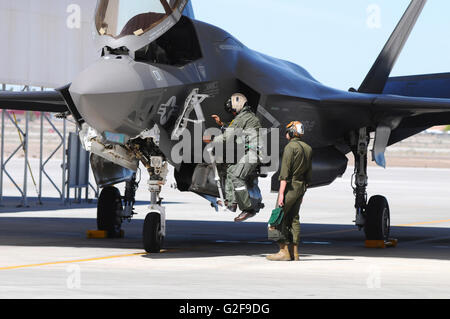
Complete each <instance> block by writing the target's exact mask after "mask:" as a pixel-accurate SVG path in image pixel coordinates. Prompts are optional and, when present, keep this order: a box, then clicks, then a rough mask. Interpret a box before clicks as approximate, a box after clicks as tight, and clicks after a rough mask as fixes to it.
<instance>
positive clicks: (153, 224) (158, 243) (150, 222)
mask: <svg viewBox="0 0 450 319" xmlns="http://www.w3.org/2000/svg"><path fill="white" fill-rule="evenodd" d="M142 238H143V242H144V249H145V251H146V252H148V253H159V252H160V251H161V248H162V244H163V241H164V237H163V236H162V235H161V215H160V214H158V213H149V214H147V216H146V217H145V221H144V229H143V231H142Z"/></svg>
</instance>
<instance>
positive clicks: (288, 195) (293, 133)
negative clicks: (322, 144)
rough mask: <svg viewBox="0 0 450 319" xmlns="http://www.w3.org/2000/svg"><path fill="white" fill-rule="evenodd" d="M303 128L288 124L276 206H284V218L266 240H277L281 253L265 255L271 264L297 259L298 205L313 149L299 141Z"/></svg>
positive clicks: (307, 183)
mask: <svg viewBox="0 0 450 319" xmlns="http://www.w3.org/2000/svg"><path fill="white" fill-rule="evenodd" d="M303 135H304V127H303V125H302V123H301V122H298V121H294V122H291V123H289V124H288V125H287V131H286V138H287V139H288V140H289V143H288V144H287V145H286V147H285V148H284V152H283V159H282V162H281V169H280V176H279V181H280V190H279V192H278V202H277V206H278V207H283V212H284V216H283V219H282V221H281V224H280V225H279V226H278V227H276V228H275V227H270V228H269V231H268V233H269V239H272V240H274V241H277V242H278V244H279V246H280V251H279V252H278V253H277V254H274V255H269V256H267V259H269V260H273V261H288V260H299V257H298V244H299V242H300V218H299V211H300V205H301V204H302V201H303V196H304V194H305V193H306V189H307V188H308V186H309V183H310V182H311V173H312V168H311V167H312V148H311V147H310V146H309V145H308V144H306V143H305V142H303V141H302V140H301V137H302V136H303Z"/></svg>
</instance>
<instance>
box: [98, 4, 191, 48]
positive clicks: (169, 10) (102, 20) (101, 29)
mask: <svg viewBox="0 0 450 319" xmlns="http://www.w3.org/2000/svg"><path fill="white" fill-rule="evenodd" d="M187 3H188V1H187V0H100V1H99V2H98V5H97V11H96V16H95V24H96V29H97V32H98V33H99V35H100V36H103V35H108V36H111V37H113V38H115V39H119V38H122V37H125V36H129V35H135V36H141V35H143V34H144V33H146V32H147V31H150V30H152V29H154V28H156V27H157V26H159V25H160V24H161V23H163V22H164V21H165V20H166V19H167V18H169V17H171V16H172V15H173V14H174V13H176V12H177V11H178V12H183V10H184V8H185V6H186V4H187Z"/></svg>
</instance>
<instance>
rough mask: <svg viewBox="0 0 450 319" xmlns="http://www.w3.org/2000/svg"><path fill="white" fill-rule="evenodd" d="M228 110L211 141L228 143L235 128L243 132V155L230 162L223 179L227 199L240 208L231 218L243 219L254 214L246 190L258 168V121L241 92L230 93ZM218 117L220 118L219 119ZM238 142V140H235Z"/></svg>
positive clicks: (241, 141)
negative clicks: (228, 115) (232, 115)
mask: <svg viewBox="0 0 450 319" xmlns="http://www.w3.org/2000/svg"><path fill="white" fill-rule="evenodd" d="M231 109H232V112H234V113H235V114H236V117H235V119H234V120H233V121H232V122H231V124H230V125H229V126H228V128H227V129H225V131H224V133H223V134H222V135H219V136H217V137H216V138H215V139H214V143H222V145H223V143H227V142H228V140H229V139H230V138H234V137H235V136H236V133H237V132H238V130H242V131H243V133H244V134H243V135H242V136H241V137H239V136H238V139H239V138H240V143H241V144H244V145H243V146H244V147H245V154H244V156H243V157H242V158H240V159H239V161H238V162H237V163H236V164H232V165H230V166H229V167H228V169H227V180H226V187H225V191H226V198H227V199H228V200H229V201H230V200H231V201H235V202H236V203H237V204H238V207H239V209H240V210H241V211H242V213H241V214H239V216H237V217H236V218H235V219H234V221H235V222H242V221H245V220H246V219H248V218H251V217H253V216H255V211H254V208H253V205H252V202H251V199H250V194H249V192H248V189H247V182H248V179H249V178H250V177H251V176H252V175H254V173H255V171H256V169H257V168H258V165H259V163H258V149H257V145H258V143H257V138H258V134H259V129H260V128H261V123H260V121H259V119H258V118H257V117H256V115H255V113H253V111H252V110H251V108H250V106H249V105H248V100H247V98H246V97H245V96H244V95H243V94H240V93H236V94H233V95H232V97H231ZM219 120H220V119H219ZM238 143H239V142H238Z"/></svg>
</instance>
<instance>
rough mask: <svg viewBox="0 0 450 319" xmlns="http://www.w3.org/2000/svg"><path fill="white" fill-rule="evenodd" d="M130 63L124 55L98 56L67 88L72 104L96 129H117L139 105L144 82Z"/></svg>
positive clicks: (101, 130) (112, 130)
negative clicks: (98, 58) (68, 88)
mask: <svg viewBox="0 0 450 319" xmlns="http://www.w3.org/2000/svg"><path fill="white" fill-rule="evenodd" d="M133 65H134V61H133V60H131V59H130V58H128V57H111V58H109V59H102V60H100V61H98V62H96V63H95V64H93V65H91V66H90V67H89V68H87V69H86V70H85V71H83V72H82V73H81V74H80V75H79V76H78V77H77V78H76V79H75V81H73V82H72V85H71V87H70V90H69V91H70V94H71V96H72V98H73V101H74V103H75V106H76V107H77V109H78V112H79V113H80V114H81V116H83V118H84V120H85V121H86V122H87V123H88V124H89V125H90V126H92V127H93V128H95V129H96V130H98V131H100V132H105V131H110V132H115V131H117V130H118V129H119V128H121V127H123V126H124V121H125V120H126V119H127V118H128V117H129V115H130V114H131V113H133V112H134V111H135V110H136V109H137V108H139V107H141V105H139V103H140V98H141V96H142V93H143V92H144V91H145V87H144V81H143V80H142V78H141V77H140V75H139V73H138V72H137V71H136V70H135V68H134V67H133ZM130 126H133V125H132V123H131V125H130ZM123 133H126V132H123ZM130 133H131V134H133V133H135V132H134V130H133V132H130Z"/></svg>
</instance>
